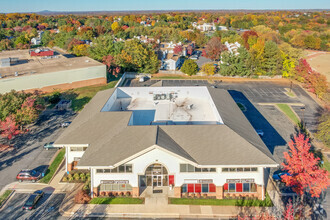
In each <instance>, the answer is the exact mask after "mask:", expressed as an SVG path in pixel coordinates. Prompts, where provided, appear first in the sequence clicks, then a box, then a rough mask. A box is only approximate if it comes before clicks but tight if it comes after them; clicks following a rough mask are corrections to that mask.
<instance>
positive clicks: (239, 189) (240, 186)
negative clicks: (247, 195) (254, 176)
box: [236, 183, 243, 192]
mask: <svg viewBox="0 0 330 220" xmlns="http://www.w3.org/2000/svg"><path fill="white" fill-rule="evenodd" d="M236 192H243V184H242V183H236Z"/></svg>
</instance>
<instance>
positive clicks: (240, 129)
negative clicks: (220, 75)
mask: <svg viewBox="0 0 330 220" xmlns="http://www.w3.org/2000/svg"><path fill="white" fill-rule="evenodd" d="M208 90H209V93H210V95H211V97H212V99H213V102H214V104H215V106H216V107H217V109H218V112H219V114H220V115H221V118H222V120H223V122H224V124H225V125H227V126H228V127H229V128H231V129H232V130H233V131H235V132H236V133H237V134H238V135H240V136H241V137H242V138H244V139H245V140H247V141H248V142H250V143H251V144H252V145H254V146H255V147H256V148H257V149H259V150H260V151H261V152H263V153H264V154H265V155H267V156H268V157H269V158H271V159H272V160H274V158H273V155H272V154H271V152H270V151H269V149H268V148H267V146H266V145H265V144H264V142H263V141H262V140H261V138H260V137H259V135H258V134H257V132H256V131H255V130H254V128H253V127H252V125H251V124H250V122H249V121H248V119H247V118H246V117H245V115H244V114H243V112H242V111H241V109H240V108H239V107H238V106H237V104H236V103H235V101H234V100H233V98H232V97H231V95H230V94H229V93H228V91H226V90H222V89H214V88H208ZM274 161H275V160H274Z"/></svg>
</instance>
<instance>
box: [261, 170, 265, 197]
mask: <svg viewBox="0 0 330 220" xmlns="http://www.w3.org/2000/svg"><path fill="white" fill-rule="evenodd" d="M261 199H262V200H264V199H265V168H262V193H261Z"/></svg>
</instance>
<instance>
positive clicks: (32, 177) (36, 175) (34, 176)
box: [16, 169, 41, 182]
mask: <svg viewBox="0 0 330 220" xmlns="http://www.w3.org/2000/svg"><path fill="white" fill-rule="evenodd" d="M40 178H41V173H40V172H38V171H35V170H30V169H27V170H21V171H20V172H19V173H18V174H17V176H16V179H17V180H18V182H22V181H24V180H29V181H32V182H36V181H37V180H39V179H40Z"/></svg>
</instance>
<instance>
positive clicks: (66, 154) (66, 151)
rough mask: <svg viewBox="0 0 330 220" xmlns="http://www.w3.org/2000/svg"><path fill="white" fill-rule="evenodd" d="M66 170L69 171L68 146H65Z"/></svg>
mask: <svg viewBox="0 0 330 220" xmlns="http://www.w3.org/2000/svg"><path fill="white" fill-rule="evenodd" d="M65 171H66V172H68V147H65Z"/></svg>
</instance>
